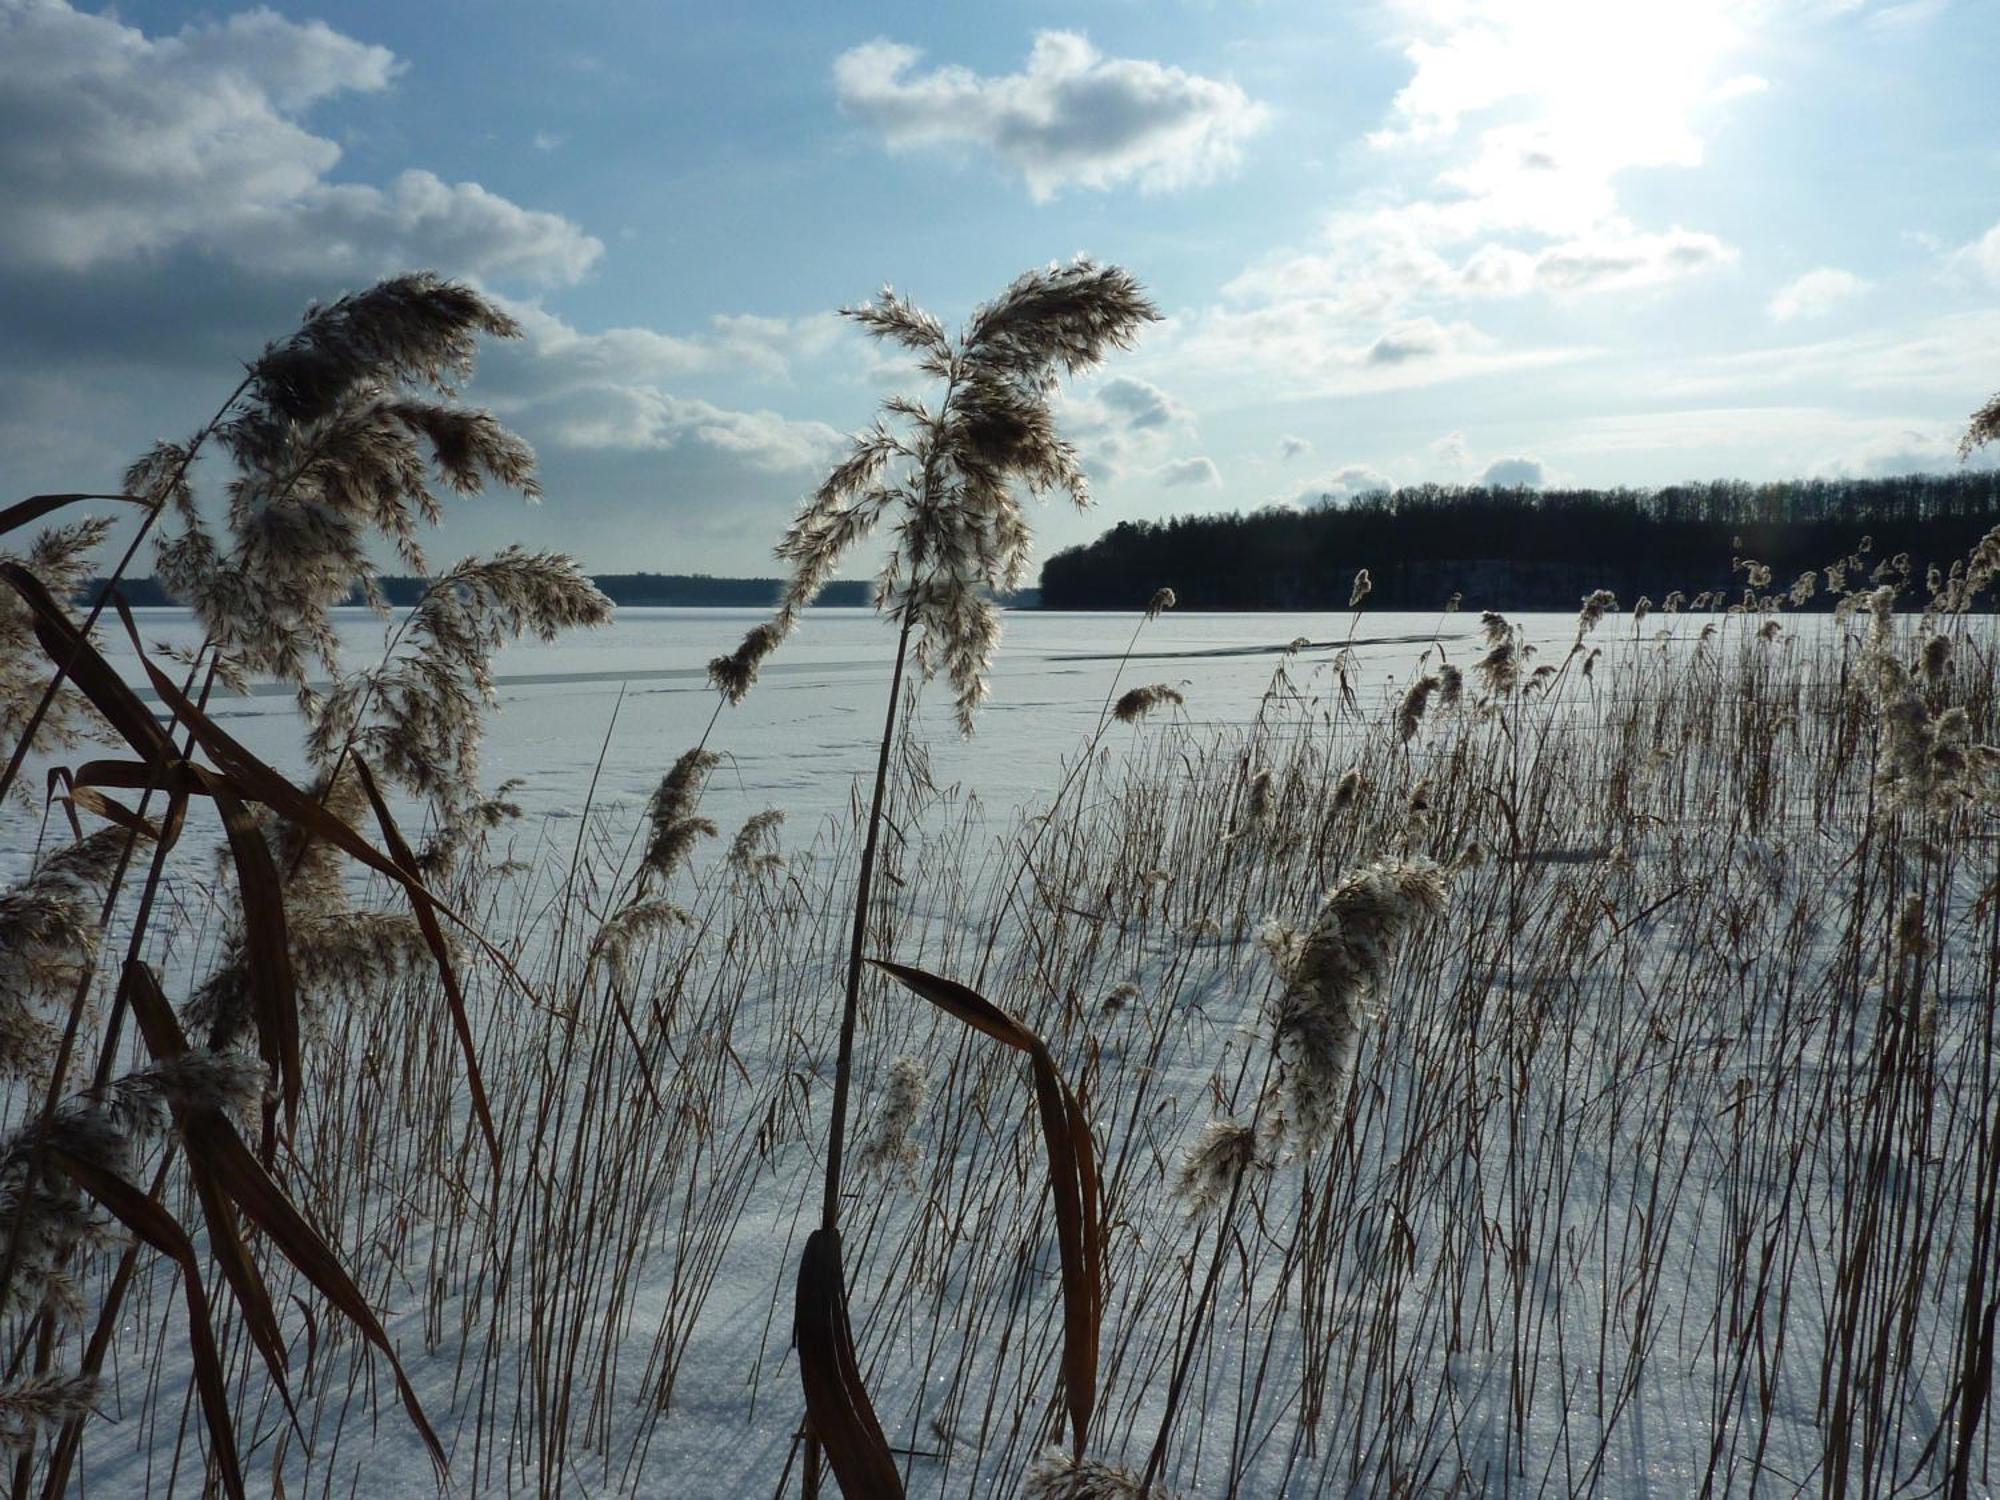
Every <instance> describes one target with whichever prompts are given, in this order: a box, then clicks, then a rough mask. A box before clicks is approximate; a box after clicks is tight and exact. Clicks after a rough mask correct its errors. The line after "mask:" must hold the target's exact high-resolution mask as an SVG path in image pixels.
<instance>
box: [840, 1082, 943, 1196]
mask: <svg viewBox="0 0 2000 1500" xmlns="http://www.w3.org/2000/svg"><path fill="white" fill-rule="evenodd" d="M930 1090H931V1075H930V1070H929V1069H928V1068H927V1067H925V1066H924V1062H923V1059H922V1058H919V1057H910V1056H908V1055H905V1056H902V1057H898V1058H896V1059H895V1060H894V1061H893V1062H891V1063H890V1064H889V1086H888V1087H887V1088H886V1089H884V1090H883V1092H882V1102H881V1106H880V1112H879V1113H878V1114H877V1115H876V1117H875V1123H874V1126H873V1127H872V1128H871V1129H870V1130H869V1132H868V1134H867V1136H866V1137H865V1138H864V1139H863V1141H862V1143H861V1149H860V1150H859V1151H858V1152H856V1153H855V1158H854V1165H855V1167H856V1168H857V1169H858V1170H859V1171H860V1172H862V1173H863V1174H864V1175H876V1174H882V1175H886V1174H888V1173H890V1172H899V1173H903V1174H906V1175H907V1174H908V1173H910V1172H911V1171H913V1170H914V1168H915V1167H916V1164H917V1143H916V1141H915V1140H914V1139H912V1132H913V1131H914V1130H915V1129H916V1125H917V1121H918V1119H919V1118H920V1117H921V1116H922V1114H923V1110H924V1101H925V1100H926V1099H928V1098H929V1097H930Z"/></svg>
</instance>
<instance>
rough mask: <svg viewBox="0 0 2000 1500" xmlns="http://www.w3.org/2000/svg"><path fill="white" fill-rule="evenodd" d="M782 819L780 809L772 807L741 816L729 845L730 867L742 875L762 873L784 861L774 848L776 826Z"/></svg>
mask: <svg viewBox="0 0 2000 1500" xmlns="http://www.w3.org/2000/svg"><path fill="white" fill-rule="evenodd" d="M784 821H785V814H784V811H783V809H781V808H776V807H767V808H765V809H764V810H763V811H762V812H760V813H752V814H751V815H750V816H749V817H748V818H745V819H744V820H743V826H742V827H741V828H739V829H737V830H736V838H735V840H734V841H733V842H731V844H730V846H729V864H730V867H731V868H732V869H737V870H741V871H743V872H744V873H745V874H746V875H764V874H768V873H770V872H771V871H772V870H775V869H777V868H778V867H779V866H781V865H782V864H784V862H785V857H784V856H783V855H782V854H780V853H779V852H778V851H777V848H776V844H777V841H778V826H779V825H780V824H781V823H783V822H784Z"/></svg>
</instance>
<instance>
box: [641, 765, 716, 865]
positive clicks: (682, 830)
mask: <svg viewBox="0 0 2000 1500" xmlns="http://www.w3.org/2000/svg"><path fill="white" fill-rule="evenodd" d="M720 761H721V757H720V756H718V755H717V754H716V753H715V752H714V751H713V750H701V749H695V750H689V751H687V752H685V753H684V754H683V755H682V756H681V758H680V759H679V760H677V761H675V762H674V763H673V766H672V768H671V769H670V770H669V771H668V772H667V774H666V775H665V776H663V777H661V778H660V784H659V786H658V787H657V788H656V789H655V790H654V792H653V801H652V806H651V807H650V808H649V809H648V810H647V818H648V820H649V821H650V822H651V824H652V829H653V831H652V836H651V837H650V838H649V839H648V840H647V843H646V853H645V857H644V859H643V861H642V862H641V879H642V880H645V881H654V880H667V879H669V878H671V877H672V875H673V873H674V871H676V870H678V869H679V868H680V867H681V865H682V864H683V863H684V862H685V861H686V859H687V857H688V855H689V854H690V853H692V852H693V850H694V846H695V842H696V841H697V840H698V839H703V838H714V837H715V835H716V827H715V824H714V823H712V822H710V821H709V820H708V819H707V818H704V817H701V816H699V815H698V814H697V813H696V811H695V809H696V807H698V806H699V805H700V803H701V788H702V783H703V782H705V781H706V780H707V779H708V773H709V771H710V770H712V769H713V768H714V767H715V766H716V765H717V764H719V763H720Z"/></svg>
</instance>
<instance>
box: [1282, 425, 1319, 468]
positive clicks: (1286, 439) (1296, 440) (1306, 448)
mask: <svg viewBox="0 0 2000 1500" xmlns="http://www.w3.org/2000/svg"><path fill="white" fill-rule="evenodd" d="M1312 446H1313V445H1312V444H1311V442H1309V441H1308V440H1307V439H1305V438H1302V437H1294V436H1293V435H1292V434H1291V433H1289V432H1288V433H1285V434H1284V435H1283V436H1282V437H1280V438H1279V439H1278V457H1279V458H1281V459H1283V460H1285V461H1286V462H1287V463H1289V462H1291V460H1293V459H1295V458H1299V457H1302V456H1303V455H1305V454H1308V453H1310V452H1312Z"/></svg>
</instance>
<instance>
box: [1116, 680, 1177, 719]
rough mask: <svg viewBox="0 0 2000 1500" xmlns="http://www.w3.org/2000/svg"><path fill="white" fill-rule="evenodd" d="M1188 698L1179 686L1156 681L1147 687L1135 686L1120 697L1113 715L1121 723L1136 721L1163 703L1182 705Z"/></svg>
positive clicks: (1175, 705)
mask: <svg viewBox="0 0 2000 1500" xmlns="http://www.w3.org/2000/svg"><path fill="white" fill-rule="evenodd" d="M1186 702H1187V699H1186V698H1185V697H1183V696H1182V695H1181V692H1180V690H1179V689H1178V688H1175V687H1173V686H1171V685H1170V684H1168V683H1164V682H1155V683H1152V684H1151V685H1150V686H1147V687H1135V688H1133V689H1132V690H1131V691H1130V692H1128V693H1126V694H1125V695H1124V696H1122V697H1121V698H1119V700H1118V702H1117V704H1116V705H1115V706H1113V708H1112V710H1111V714H1112V717H1113V718H1115V719H1117V720H1118V721H1119V722H1120V723H1121V724H1131V723H1135V722H1137V721H1138V720H1140V719H1143V718H1145V717H1146V715H1147V714H1149V713H1151V712H1152V711H1153V710H1154V709H1156V708H1158V707H1159V706H1160V705H1161V704H1163V703H1164V704H1172V705H1173V706H1174V707H1175V708H1179V707H1181V706H1182V705H1183V704H1185V703H1186Z"/></svg>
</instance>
